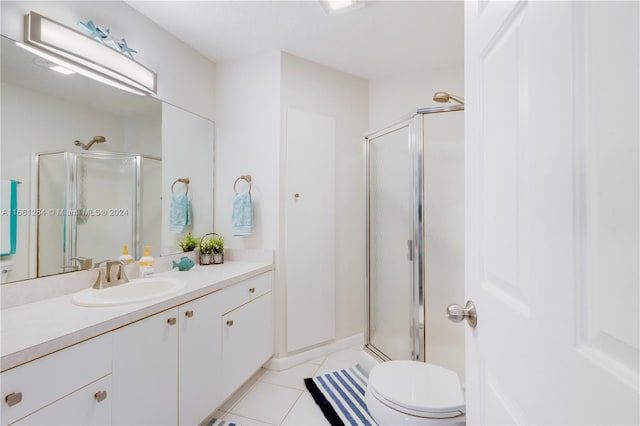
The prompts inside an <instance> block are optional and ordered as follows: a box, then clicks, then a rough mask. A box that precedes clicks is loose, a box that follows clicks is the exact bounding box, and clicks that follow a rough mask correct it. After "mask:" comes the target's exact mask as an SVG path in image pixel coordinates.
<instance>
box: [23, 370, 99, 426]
mask: <svg viewBox="0 0 640 426" xmlns="http://www.w3.org/2000/svg"><path fill="white" fill-rule="evenodd" d="M14 424H16V425H34V426H39V425H86V426H90V425H109V424H111V375H108V376H106V377H103V378H102V379H100V380H98V381H95V382H93V383H91V384H90V385H87V386H85V387H83V388H82V389H78V390H77V391H75V392H74V393H72V394H71V395H68V396H65V397H64V398H62V399H59V400H57V401H56V402H54V403H53V404H51V405H47V406H46V407H44V408H43V409H41V410H38V411H36V412H35V413H33V414H30V415H29V416H27V417H25V418H24V419H21V420H19V421H17V422H16V423H14Z"/></svg>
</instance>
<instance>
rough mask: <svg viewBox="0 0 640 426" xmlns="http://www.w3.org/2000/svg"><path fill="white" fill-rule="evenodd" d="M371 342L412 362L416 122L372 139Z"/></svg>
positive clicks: (369, 157)
mask: <svg viewBox="0 0 640 426" xmlns="http://www.w3.org/2000/svg"><path fill="white" fill-rule="evenodd" d="M366 151H367V201H368V203H367V208H368V212H367V222H368V223H367V233H368V235H367V241H368V250H367V266H368V289H367V293H368V299H369V300H368V316H369V318H368V332H367V335H368V342H367V346H368V348H369V349H371V350H372V351H373V352H374V353H377V354H378V355H382V357H386V358H389V359H412V358H413V357H414V354H413V353H412V350H413V345H414V343H413V336H412V334H411V331H410V330H411V322H412V317H413V315H414V312H413V307H412V306H413V303H412V300H413V299H412V294H413V288H414V287H413V262H412V253H411V252H412V248H413V220H412V218H413V214H412V211H413V201H412V200H413V192H412V188H413V176H412V171H413V159H412V155H411V151H412V147H411V121H407V122H404V123H402V124H400V125H397V126H394V127H391V128H388V129H386V130H384V131H382V132H378V133H376V134H374V135H371V136H369V137H368V138H367V139H366Z"/></svg>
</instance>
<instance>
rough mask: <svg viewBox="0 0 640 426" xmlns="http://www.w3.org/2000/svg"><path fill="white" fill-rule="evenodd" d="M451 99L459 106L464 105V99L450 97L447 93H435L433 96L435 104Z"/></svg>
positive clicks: (454, 96)
mask: <svg viewBox="0 0 640 426" xmlns="http://www.w3.org/2000/svg"><path fill="white" fill-rule="evenodd" d="M451 99H453V100H454V101H456V102H458V103H459V104H461V105H464V98H461V97H460V96H456V95H450V94H449V93H447V92H436V93H434V94H433V100H434V101H436V102H449V101H450V100H451Z"/></svg>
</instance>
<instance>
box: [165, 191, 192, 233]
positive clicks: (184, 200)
mask: <svg viewBox="0 0 640 426" xmlns="http://www.w3.org/2000/svg"><path fill="white" fill-rule="evenodd" d="M187 225H191V207H190V206H189V197H188V195H187V194H172V195H171V207H170V210H169V231H171V232H174V233H176V234H182V233H183V232H184V228H185V227H186V226H187Z"/></svg>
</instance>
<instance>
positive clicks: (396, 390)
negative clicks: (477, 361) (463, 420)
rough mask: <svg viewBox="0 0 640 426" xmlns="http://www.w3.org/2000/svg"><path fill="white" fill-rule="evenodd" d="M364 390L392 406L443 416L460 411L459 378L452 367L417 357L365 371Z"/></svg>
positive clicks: (416, 413)
mask: <svg viewBox="0 0 640 426" xmlns="http://www.w3.org/2000/svg"><path fill="white" fill-rule="evenodd" d="M367 391H368V392H370V393H371V396H373V397H375V398H376V399H377V400H378V401H379V402H381V403H382V404H384V405H386V406H387V407H389V408H390V409H392V410H395V411H399V412H402V413H405V414H408V415H411V416H416V417H423V418H431V419H446V418H454V417H458V416H461V415H464V412H465V404H464V396H463V394H462V388H461V386H460V379H459V378H458V374H457V373H455V372H454V371H451V370H448V369H446V368H443V367H439V366H437V365H433V364H426V363H423V362H419V361H388V362H385V363H382V364H379V365H377V366H375V367H374V368H373V369H372V370H371V373H370V374H369V384H368V386H367Z"/></svg>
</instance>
